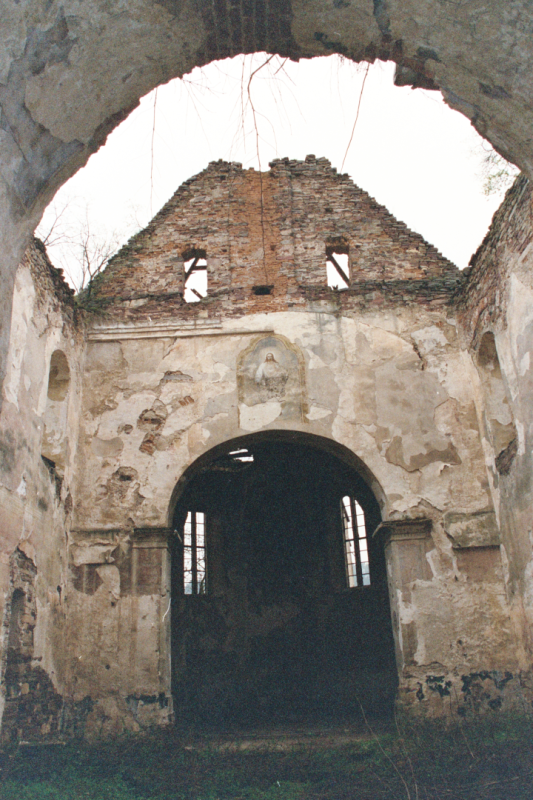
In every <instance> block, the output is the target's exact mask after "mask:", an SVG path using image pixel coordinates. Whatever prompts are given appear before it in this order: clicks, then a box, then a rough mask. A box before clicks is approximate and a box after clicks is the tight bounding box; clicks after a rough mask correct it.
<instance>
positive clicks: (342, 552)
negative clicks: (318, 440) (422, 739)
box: [172, 437, 397, 725]
mask: <svg viewBox="0 0 533 800" xmlns="http://www.w3.org/2000/svg"><path fill="white" fill-rule="evenodd" d="M308 438H309V440H311V441H312V440H313V437H308ZM183 483H184V488H183V491H182V493H181V496H180V498H179V500H178V504H177V506H176V511H175V514H174V531H175V533H174V538H173V557H172V572H173V576H172V597H173V616H172V666H173V692H174V700H175V710H176V721H177V722H178V723H184V724H191V723H198V724H209V723H212V724H219V725H228V724H242V725H252V724H261V723H266V722H268V723H273V722H276V723H282V722H291V723H293V722H303V721H306V722H312V721H328V720H330V721H333V720H334V721H339V720H342V719H350V718H353V717H354V716H355V717H357V716H358V715H359V714H360V711H361V706H363V708H364V709H365V712H367V713H372V712H374V713H376V714H380V715H382V714H388V713H390V711H391V709H392V703H393V699H394V694H395V690H396V686H397V677H396V668H395V663H394V654H393V653H394V648H393V639H392V631H391V622H390V609H389V601H388V591H387V582H386V569H385V560H384V554H383V549H382V547H381V546H380V545H379V544H378V543H377V542H376V540H375V539H372V535H371V534H372V532H373V531H374V530H375V528H376V527H377V525H378V524H379V522H380V513H379V507H378V505H377V502H376V500H375V498H374V496H373V494H372V492H371V491H370V489H369V487H368V486H367V484H366V483H365V482H364V480H363V479H362V478H361V477H360V475H359V474H358V472H357V471H356V469H355V468H354V467H353V466H350V465H349V464H347V463H346V462H345V461H343V460H342V459H340V458H339V457H337V456H336V455H333V454H332V453H331V452H327V451H325V450H323V449H321V448H319V447H315V446H313V445H309V444H307V443H306V444H304V443H302V442H301V441H294V442H291V441H279V440H275V439H272V438H269V439H261V438H257V439H255V440H253V439H252V440H249V439H248V438H246V439H239V440H236V441H233V442H231V443H229V444H228V445H227V447H226V448H225V449H223V450H222V451H221V449H220V448H217V450H216V452H215V453H214V454H213V457H212V458H211V460H208V459H205V457H204V459H202V464H201V466H200V467H199V468H197V469H196V470H194V469H193V471H192V476H189V479H188V480H185V481H184V482H183Z"/></svg>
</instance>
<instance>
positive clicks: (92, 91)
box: [0, 0, 533, 377]
mask: <svg viewBox="0 0 533 800" xmlns="http://www.w3.org/2000/svg"><path fill="white" fill-rule="evenodd" d="M3 12H4V14H3V20H2V22H3V24H2V33H1V36H0V103H1V107H2V115H1V123H0V131H1V132H0V161H1V165H2V167H1V176H2V180H1V183H0V211H1V215H0V233H1V236H2V243H3V247H2V253H1V256H0V258H1V261H0V264H1V275H2V292H0V309H1V313H0V324H1V326H2V327H1V328H0V377H2V376H3V374H4V369H5V359H6V357H7V346H8V335H9V319H10V310H11V296H12V287H13V281H14V273H15V269H16V267H17V265H18V263H19V261H20V259H21V257H22V254H23V252H24V250H25V248H26V246H27V245H28V243H29V240H30V236H31V234H32V231H33V230H34V228H35V225H36V223H37V222H38V220H39V218H40V216H41V214H42V211H43V209H44V208H45V206H46V204H47V203H48V201H49V200H50V198H51V197H52V195H53V194H54V192H55V190H56V189H57V188H58V187H59V186H60V185H61V184H62V183H63V182H64V181H65V180H66V179H67V178H68V177H70V176H71V175H72V174H73V173H74V172H76V170H77V169H79V168H80V166H82V165H83V164H84V163H85V162H86V160H87V158H88V157H89V156H90V154H91V153H92V152H94V150H96V149H97V148H98V147H100V146H101V144H102V143H103V142H104V141H105V139H106V136H107V135H108V133H109V132H110V131H111V130H112V129H113V128H114V127H115V126H116V125H117V124H118V123H119V122H120V121H121V120H122V119H123V118H124V117H125V116H126V115H127V114H128V113H129V111H130V110H131V109H132V108H133V107H134V106H135V105H136V104H137V103H138V101H139V98H140V97H141V96H142V95H144V94H145V93H146V92H148V91H149V90H150V89H152V88H153V87H154V86H157V85H158V84H160V83H163V82H165V81H168V80H169V79H170V78H172V77H175V76H178V75H183V74H184V73H186V72H188V71H190V70H191V69H193V68H194V67H195V66H199V65H203V64H206V63H208V62H210V61H212V60H214V59H218V58H225V57H228V56H232V55H236V54H239V53H249V52H259V51H268V52H271V53H279V54H280V55H283V56H288V57H291V58H295V59H298V58H311V57H313V56H323V55H328V54H330V53H342V54H343V55H345V56H346V57H348V58H352V59H354V60H356V61H361V60H367V61H373V60H374V59H376V58H381V59H392V60H394V61H395V62H396V63H397V64H398V65H399V71H398V76H397V82H398V83H400V84H405V83H410V84H414V85H418V86H430V87H438V88H440V89H441V91H442V93H443V95H444V97H445V99H446V101H447V102H448V103H449V104H450V105H451V106H452V107H453V108H456V109H458V110H459V111H460V112H461V113H463V114H465V115H466V116H467V117H468V118H469V119H470V120H471V121H472V123H473V124H474V125H475V127H476V128H477V129H478V130H479V131H480V133H481V134H482V135H483V136H485V137H486V138H487V139H489V140H490V141H491V142H492V143H493V144H494V146H495V147H496V148H497V149H498V150H499V151H500V152H501V153H503V154H504V155H505V156H506V157H507V158H509V159H510V160H511V161H513V162H514V163H516V164H518V165H519V166H520V167H521V168H522V169H523V170H524V171H525V172H526V173H528V174H529V175H531V169H532V163H533V158H532V147H533V144H532V139H531V133H530V132H531V128H532V122H533V119H532V115H533V108H532V101H531V97H532V94H533V93H532V81H533V78H532V72H531V47H532V45H531V42H532V40H533V36H532V31H533V17H532V10H531V5H530V3H528V2H527V0H514V2H512V3H505V4H502V3H501V2H500V0H490V1H489V2H487V1H486V0H484V1H483V2H482V1H481V0H475V2H469V3H463V4H460V3H459V4H458V3H449V2H443V0H408V1H406V0H386V2H385V0H379V2H378V0H375V2H374V3H371V2H369V0H351V2H342V3H333V4H326V3H324V2H323V0H306V2H301V1H300V2H290V0H278V2H276V3H269V4H267V3H265V2H264V0H255V2H253V3H251V4H247V5H246V7H240V6H235V7H233V6H232V7H231V9H227V8H226V6H225V5H220V6H219V5H215V6H213V4H211V3H208V2H206V1H205V0H200V2H194V3H193V2H189V1H187V2H184V3H180V4H178V3H176V2H175V0H158V2H156V3H154V2H151V1H149V0H133V1H132V2H128V3H121V4H119V5H118V6H117V5H116V4H112V5H111V6H110V5H109V4H108V3H107V2H104V0H88V1H86V2H83V3H79V2H76V0H68V2H64V0H52V2H46V3H45V2H43V0H22V2H19V3H11V4H9V5H8V7H7V8H5V9H3Z"/></svg>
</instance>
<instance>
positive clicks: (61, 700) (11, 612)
mask: <svg viewBox="0 0 533 800" xmlns="http://www.w3.org/2000/svg"><path fill="white" fill-rule="evenodd" d="M531 211H532V204H531V191H530V187H529V183H528V182H527V180H526V178H525V177H519V178H518V179H517V180H516V182H515V184H514V186H513V187H512V188H511V190H510V191H509V192H508V195H507V197H506V199H505V202H504V204H503V206H502V207H501V209H500V210H499V211H498V213H497V215H496V217H495V219H494V221H493V225H492V227H491V230H490V231H489V233H488V235H487V237H486V239H485V241H484V242H483V243H482V245H481V247H480V248H479V250H478V252H477V253H476V255H475V257H474V259H473V262H472V264H471V267H470V269H469V270H467V271H464V272H461V271H460V270H458V269H457V267H455V266H454V265H453V264H452V263H451V262H450V261H448V260H447V259H445V258H444V257H443V256H442V255H441V254H440V253H439V252H438V251H437V250H436V249H435V248H434V247H433V246H432V245H431V244H429V243H428V242H426V241H425V240H424V239H423V238H422V237H421V236H420V235H419V234H417V233H414V232H412V231H410V230H409V229H408V228H407V227H406V226H405V225H404V224H403V223H401V222H399V221H398V220H397V219H395V217H393V216H392V215H391V214H390V213H389V212H388V211H387V210H386V209H385V208H384V207H383V206H381V205H379V204H378V203H377V202H376V201H375V200H374V199H373V198H372V197H370V196H369V195H368V194H367V193H366V192H365V191H364V190H363V189H361V188H360V187H358V186H356V185H355V184H354V183H353V182H352V180H351V179H350V178H349V176H348V175H346V174H339V173H338V172H337V171H336V170H335V169H334V168H333V167H332V166H331V164H330V162H329V161H328V160H327V159H325V158H317V157H315V156H313V155H310V156H307V158H306V159H305V161H297V160H290V159H288V158H285V159H277V160H275V161H273V162H272V163H271V164H270V168H269V171H268V172H264V173H259V172H257V171H256V170H254V169H243V167H242V166H241V165H240V164H238V163H233V162H224V161H217V162H212V163H211V164H209V165H208V166H207V168H206V169H205V170H203V171H202V172H201V173H200V174H198V175H196V176H193V177H192V178H190V179H189V180H188V181H186V182H185V183H184V184H183V185H182V186H180V187H179V188H178V190H177V191H176V192H175V194H174V195H173V197H172V198H171V199H170V200H169V201H168V203H167V204H166V205H165V206H164V207H163V208H162V209H161V211H160V212H159V213H158V214H157V215H156V216H155V217H154V219H153V220H152V221H151V222H150V224H149V225H148V227H147V228H145V229H144V230H142V231H140V232H139V233H138V234H136V235H135V236H134V237H133V238H132V239H131V240H130V241H129V242H128V243H127V244H126V245H125V246H124V247H123V248H122V249H121V250H120V251H119V252H118V253H117V254H116V255H115V256H114V257H113V258H112V259H111V260H110V262H109V263H108V265H107V267H106V268H105V269H104V270H103V272H102V273H101V274H99V275H98V276H97V277H96V278H95V279H94V280H93V281H92V282H91V284H90V285H89V286H88V287H87V289H85V290H84V292H82V294H81V295H80V297H79V298H77V299H75V298H74V297H73V292H72V290H71V289H70V288H69V287H68V286H67V285H66V284H65V282H64V280H63V278H62V276H61V274H60V272H59V271H58V270H57V269H55V268H54V266H53V265H52V264H51V263H50V261H49V259H48V257H47V254H46V250H45V248H44V247H43V245H42V244H41V243H40V242H39V241H38V240H34V242H33V243H32V244H31V245H30V247H29V248H28V250H27V251H26V254H25V256H24V258H23V260H22V263H21V265H20V267H19V270H18V273H17V281H16V286H15V297H14V311H13V327H12V335H11V348H12V350H11V356H10V360H9V364H8V366H9V370H8V373H7V376H6V381H5V384H4V387H5V388H4V392H5V394H4V397H5V402H4V405H3V410H2V424H3V430H4V437H5V440H6V441H7V442H12V443H13V457H12V459H11V461H10V462H6V461H5V460H4V464H6V463H7V465H8V471H7V473H6V472H5V469H4V472H5V474H6V475H7V476H8V477H9V480H10V481H11V486H12V487H13V488H12V489H11V491H10V492H8V493H7V497H8V500H9V503H10V504H11V505H8V506H7V508H8V509H9V513H11V514H12V517H13V519H15V518H16V513H17V509H18V508H20V507H21V506H22V507H23V509H24V513H23V515H22V521H23V531H24V534H21V535H22V538H21V539H20V541H19V542H18V544H17V547H16V548H15V549H14V553H13V554H12V556H11V560H10V586H11V594H10V597H9V602H8V606H7V612H6V636H7V659H6V664H5V671H4V676H5V677H4V681H5V709H4V717H3V719H4V721H3V729H2V730H3V732H4V733H3V736H4V739H5V740H6V741H8V740H12V741H13V740H19V739H24V740H38V739H40V740H46V739H47V737H48V738H49V739H51V740H57V739H58V738H60V737H63V738H65V739H67V738H68V737H76V736H85V737H87V738H92V739H99V738H106V737H109V736H116V735H120V734H122V733H135V732H138V731H141V730H146V729H150V728H154V729H155V728H157V727H159V726H163V727H165V726H169V725H174V726H176V727H177V728H178V729H188V728H191V727H196V728H202V727H209V726H211V727H213V726H215V727H217V726H218V727H220V728H221V729H223V728H225V729H239V728H241V729H245V728H253V727H254V726H256V727H257V726H261V725H272V724H280V725H290V724H325V723H328V722H329V723H331V721H332V720H335V721H336V722H337V723H340V722H341V721H343V720H346V721H348V722H349V721H350V720H351V721H353V720H356V719H358V718H361V715H364V717H365V718H368V716H370V717H372V718H375V719H386V718H390V717H391V715H392V714H393V713H395V709H396V710H398V709H402V712H403V711H405V713H407V714H411V715H421V716H425V717H429V718H432V717H437V718H438V717H445V716H446V715H447V714H449V713H450V712H451V711H453V713H455V712H457V713H459V714H461V715H463V716H464V715H468V714H470V713H478V712H483V710H488V709H490V710H492V711H493V710H495V709H502V710H503V711H508V710H512V709H513V708H515V707H517V704H520V703H523V702H524V698H526V701H527V702H529V700H527V698H528V697H529V691H530V689H529V677H528V676H529V674H530V673H529V668H528V663H529V662H528V658H529V657H528V652H529V650H528V648H529V645H528V635H527V629H528V626H527V623H526V616H525V607H524V605H523V602H522V600H519V599H518V598H519V593H518V588H517V587H518V585H519V575H518V572H517V568H516V559H517V557H518V556H517V551H516V549H515V548H516V546H517V545H516V540H515V539H514V538H513V537H514V536H515V534H516V531H517V526H518V525H519V520H520V513H521V508H522V507H521V506H520V501H521V499H522V498H523V495H522V494H521V493H519V494H516V492H517V491H518V486H519V484H520V478H519V475H521V474H522V473H521V470H522V467H521V466H520V465H524V464H525V463H527V462H528V459H529V458H530V455H529V452H528V451H527V450H525V449H524V447H523V444H521V441H522V440H521V436H523V427H521V423H520V414H522V413H523V409H522V410H521V409H520V407H519V406H517V404H516V394H513V393H514V392H516V385H517V381H519V380H526V381H527V380H528V370H527V369H523V366H522V367H519V373H518V374H517V375H516V376H515V377H511V376H510V374H509V371H508V370H509V363H510V362H509V360H508V356H509V348H510V347H511V345H510V343H509V342H508V339H507V338H506V337H508V336H509V331H510V330H511V329H512V326H513V324H514V320H515V310H514V309H515V308H516V304H517V303H518V304H520V303H522V302H523V298H524V291H523V286H522V285H520V286H519V284H518V283H517V282H520V281H523V280H527V278H526V276H527V263H526V262H527V259H528V258H529V257H530V256H529V252H530V251H529V250H528V247H529V242H530V241H531V237H532V228H531ZM513 253H516V254H517V255H516V257H515V256H513V255H512V254H513ZM524 254H525V255H524ZM502 297H505V298H506V303H507V309H508V312H507V313H509V314H510V316H509V318H505V319H504V318H503V317H502V316H501V315H502V313H503V306H502ZM509 309H513V310H512V311H511V310H509ZM516 342H517V343H518V344H519V347H520V348H522V349H521V350H520V352H519V353H518V354H517V355H516V356H513V359H514V360H513V363H515V364H521V365H525V364H526V363H528V362H527V358H528V355H527V353H528V352H529V350H528V348H529V340H528V339H527V337H522V338H518V339H517V340H516ZM505 359H507V360H505ZM506 368H507V371H506ZM520 370H521V371H520ZM22 442H24V444H22ZM21 470H22V474H23V477H22V478H20V474H21ZM13 489H14V490H13ZM11 498H15V500H14V502H13V500H12V499H11ZM523 513H524V514H525V515H526V517H527V510H526V509H525V508H524V509H523ZM513 559H514V560H513ZM512 586H514V587H515V589H514V590H513V591H511V588H510V587H512Z"/></svg>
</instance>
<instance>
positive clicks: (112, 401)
mask: <svg viewBox="0 0 533 800" xmlns="http://www.w3.org/2000/svg"><path fill="white" fill-rule="evenodd" d="M265 337H266V338H268V340H269V342H272V341H274V340H275V339H276V337H277V338H278V339H279V340H280V341H289V342H291V343H292V345H293V346H294V347H295V348H297V349H298V350H299V351H300V352H301V354H302V356H303V361H304V364H305V398H306V403H305V413H304V416H303V417H301V418H299V419H297V418H296V416H292V417H289V418H288V419H287V418H284V417H283V414H282V412H281V407H280V406H279V404H278V408H277V409H276V408H275V407H273V405H272V404H269V403H264V404H258V405H254V406H252V407H251V409H250V408H248V409H247V410H246V413H243V402H242V397H241V396H240V395H239V387H238V378H237V376H238V365H239V354H240V353H243V352H245V351H246V350H247V348H249V345H250V343H251V342H254V341H259V342H260V341H261V339H263V338H265ZM269 346H271V345H269ZM472 369H473V368H472V363H471V360H470V358H469V356H468V355H467V354H466V353H465V352H464V351H463V350H462V348H461V346H460V344H459V341H458V335H457V325H456V322H455V319H454V318H453V316H452V315H451V314H450V313H449V312H446V310H441V311H432V310H430V309H423V308H421V307H420V306H416V305H414V304H413V305H407V306H406V305H403V306H399V307H398V308H396V310H395V311H394V312H389V311H386V312H380V311H378V310H373V309H368V310H367V312H366V313H364V314H361V315H359V316H357V317H354V316H352V317H348V316H339V315H337V314H334V313H327V311H324V310H322V311H321V312H309V313H300V312H278V313H270V314H268V315H260V314H249V315H247V316H245V317H241V318H240V319H229V320H224V321H220V322H216V321H215V322H211V323H210V322H209V321H207V320H205V321H204V324H203V326H202V328H201V329H198V330H197V331H191V330H190V327H189V326H188V325H187V322H186V321H185V322H184V323H183V327H182V329H181V330H180V327H179V322H175V326H174V332H173V335H172V336H153V335H152V336H151V337H149V336H147V334H146V332H143V330H142V329H141V330H140V331H139V332H138V334H136V333H135V326H134V325H130V326H128V330H127V332H126V333H124V332H123V333H122V336H121V335H120V333H117V329H116V327H115V326H109V327H106V326H105V325H104V324H99V325H98V326H97V327H95V328H93V330H92V331H91V333H90V335H89V342H88V346H87V351H86V358H85V363H84V375H85V385H84V400H83V413H82V422H81V428H80V442H79V463H80V471H79V475H78V480H79V483H78V484H77V487H76V504H75V511H74V514H75V517H74V528H75V529H76V530H78V531H80V532H84V533H83V534H81V535H83V536H85V537H86V539H87V542H89V541H90V539H91V536H93V537H97V536H102V535H104V532H105V531H121V532H122V535H128V536H131V537H132V539H135V536H136V535H137V534H136V532H143V531H145V530H147V529H149V530H154V529H157V530H160V531H164V530H165V529H166V528H167V526H168V524H169V516H168V515H169V502H170V498H171V496H172V493H173V489H174V487H175V485H176V483H177V481H178V480H179V478H180V476H181V475H182V474H183V472H184V471H185V469H186V468H187V467H188V466H189V465H190V464H192V463H193V462H194V461H195V460H196V459H197V458H198V457H199V456H201V455H202V454H204V453H206V452H207V451H208V450H209V449H210V448H212V447H214V446H215V445H218V444H221V443H223V442H227V441H229V440H231V439H232V438H233V437H238V436H242V435H243V434H248V433H251V432H254V431H258V430H294V431H303V432H306V433H311V434H316V435H318V436H321V437H326V438H330V439H333V440H335V441H337V442H339V443H341V444H343V445H344V446H346V447H348V448H349V449H350V450H351V451H352V452H354V453H356V454H357V455H358V456H359V457H360V458H361V459H362V460H363V461H364V463H365V464H366V465H367V467H368V468H369V469H370V470H371V472H372V473H373V475H374V476H375V478H376V480H377V482H378V483H379V484H380V486H381V487H382V490H383V495H384V497H385V498H386V505H385V507H384V508H383V509H382V512H383V516H384V518H385V519H387V520H392V521H394V520H395V519H405V518H407V519H409V518H420V517H422V518H425V519H427V520H431V523H432V528H431V534H430V535H429V536H428V537H426V538H425V539H424V548H425V549H424V555H423V559H422V564H421V565H420V564H418V565H416V569H415V573H413V576H412V580H410V581H408V582H407V584H405V585H402V586H395V585H393V584H394V577H391V580H392V581H393V584H391V592H392V595H393V599H394V601H395V602H394V603H393V606H394V608H393V610H394V612H395V614H396V619H395V625H396V630H397V645H398V648H399V652H400V653H401V658H400V662H399V668H400V676H401V687H402V698H403V700H404V701H405V702H406V703H408V704H415V705H416V704H419V703H422V701H428V702H426V703H425V704H424V705H425V706H426V707H428V706H429V709H430V713H442V712H443V708H444V705H443V704H446V703H447V702H448V701H449V698H450V695H451V693H452V689H451V688H450V687H452V686H453V690H454V691H455V690H457V698H458V700H457V702H458V703H459V704H460V705H461V704H462V705H463V706H468V705H469V704H471V693H470V695H469V694H468V691H470V688H469V684H465V682H464V680H463V677H464V676H465V675H466V676H468V675H472V674H475V675H479V674H481V673H483V675H484V674H485V672H486V673H487V674H488V678H486V677H484V678H482V679H480V680H481V682H483V681H485V680H487V681H488V682H489V683H490V684H491V687H492V688H491V689H489V691H488V692H486V693H485V697H486V699H489V700H491V701H495V702H497V703H501V702H503V701H502V699H501V697H500V695H503V691H502V686H497V685H496V684H497V683H498V681H499V680H500V679H499V678H498V675H499V674H500V672H499V671H503V672H505V671H507V672H508V673H509V675H510V676H511V678H508V679H507V681H504V684H503V686H505V683H506V682H507V683H509V681H511V679H512V681H513V685H512V688H513V690H514V693H515V695H516V691H517V686H518V682H519V681H518V672H519V671H520V670H525V669H526V668H527V664H526V661H525V658H524V656H523V653H521V650H520V645H519V644H518V646H517V641H516V631H515V630H514V629H513V627H512V624H511V621H510V617H509V611H508V608H507V602H506V596H505V589H504V583H503V575H502V570H501V562H500V557H499V550H498V541H499V540H498V533H497V527H496V525H495V520H494V514H493V510H492V502H491V495H490V491H489V486H488V481H487V474H486V468H485V458H484V453H483V450H482V448H481V441H480V435H479V427H478V419H477V414H476V408H475V403H474V396H473V391H472V389H471V378H472ZM244 405H245V404H244ZM276 410H277V412H278V415H277V416H276V415H275V413H276ZM272 415H274V416H272ZM465 529H466V533H465ZM91 531H93V532H94V533H93V534H91V533H90V532H91ZM95 541H96V539H95ZM101 560H102V561H103V560H104V559H101ZM119 571H120V570H117V574H118V572H119ZM117 592H119V589H118V588H117ZM123 602H124V601H123V600H122V599H120V600H118V605H120V604H121V603H123ZM126 602H129V601H128V599H127V598H126ZM83 608H85V609H86V605H84V606H83ZM81 613H82V612H81V607H80V617H79V619H77V620H75V621H74V622H73V626H74V627H77V625H78V624H79V625H82V624H83V622H82V619H81ZM120 613H122V612H120ZM159 615H160V607H159V605H157V603H155V602H154V603H153V605H152V611H151V617H150V620H151V623H152V626H157V624H158V619H159ZM106 619H107V617H106ZM104 624H105V623H104V619H102V620H101V622H100V628H101V629H102V627H103V625H104ZM97 641H99V640H97ZM117 641H118V640H117ZM163 645H164V646H166V645H165V642H164V641H163ZM78 648H79V651H80V654H81V655H82V657H83V658H84V659H86V660H87V661H88V662H90V663H92V665H93V669H94V676H93V681H94V682H96V681H99V680H100V671H102V670H104V669H105V668H106V667H105V665H104V664H103V662H101V663H98V661H96V658H95V657H96V651H95V648H94V645H92V644H91V643H90V642H88V641H85V640H84V641H80V642H79V644H78ZM84 648H87V651H86V652H85V651H84ZM153 658H154V663H153V675H155V667H156V664H157V663H159V661H160V659H161V652H160V650H157V651H156V652H154V656H153ZM123 669H124V671H123V673H122V675H121V677H120V681H123V682H124V685H125V686H127V687H128V689H127V692H130V691H131V688H130V687H131V685H132V684H133V683H134V677H133V673H134V670H135V667H134V666H133V665H131V666H130V667H129V669H128V666H127V665H125V666H124V668H123ZM489 673H490V674H489ZM102 674H103V675H104V674H105V673H102ZM502 674H503V673H502ZM102 680H103V678H102ZM478 682H479V681H478ZM465 685H466V686H467V690H465ZM85 686H86V683H84V681H83V680H81V685H80V687H79V690H80V691H85ZM420 686H422V687H423V688H422V689H421V688H420ZM144 691H145V692H146V694H151V695H155V694H156V691H161V680H160V679H158V680H154V681H153V683H152V686H151V689H150V691H149V692H148V690H144ZM122 693H123V694H124V691H123V692H122ZM511 694H512V693H511ZM498 698H500V699H498Z"/></svg>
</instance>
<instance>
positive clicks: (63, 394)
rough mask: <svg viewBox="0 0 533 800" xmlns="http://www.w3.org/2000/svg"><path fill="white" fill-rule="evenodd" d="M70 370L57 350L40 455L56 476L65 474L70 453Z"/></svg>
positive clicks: (53, 360) (50, 374)
mask: <svg viewBox="0 0 533 800" xmlns="http://www.w3.org/2000/svg"><path fill="white" fill-rule="evenodd" d="M69 385H70V368H69V365H68V361H67V357H66V355H65V354H64V353H63V351H62V350H54V352H53V353H52V357H51V359H50V370H49V373H48V391H47V401H46V409H45V412H44V415H43V423H44V424H43V438H42V443H41V455H42V457H43V458H44V459H45V461H46V464H47V466H48V468H49V469H52V470H53V471H54V474H55V475H59V476H62V475H63V473H64V470H65V462H66V450H67V429H68V425H67V413H68V402H67V395H68V391H69Z"/></svg>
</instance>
